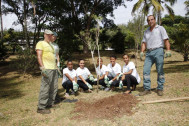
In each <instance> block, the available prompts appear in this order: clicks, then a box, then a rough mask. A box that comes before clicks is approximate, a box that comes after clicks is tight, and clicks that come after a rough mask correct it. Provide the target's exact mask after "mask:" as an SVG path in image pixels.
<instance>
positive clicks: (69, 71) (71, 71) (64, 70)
mask: <svg viewBox="0 0 189 126" xmlns="http://www.w3.org/2000/svg"><path fill="white" fill-rule="evenodd" d="M65 74H68V75H69V76H70V77H71V78H72V79H74V78H75V77H76V71H75V70H74V69H72V70H69V69H68V68H64V69H63V79H62V83H64V82H66V81H67V80H69V79H68V78H67V77H66V75H65Z"/></svg>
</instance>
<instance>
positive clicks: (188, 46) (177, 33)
mask: <svg viewBox="0 0 189 126" xmlns="http://www.w3.org/2000/svg"><path fill="white" fill-rule="evenodd" d="M173 26H174V27H172V29H171V30H169V35H170V37H171V38H172V40H173V42H174V43H173V44H174V46H175V48H177V49H178V50H179V51H180V52H181V53H182V54H183V57H184V61H188V54H189V31H188V29H189V25H188V24H183V23H182V22H181V23H179V24H174V25H173Z"/></svg>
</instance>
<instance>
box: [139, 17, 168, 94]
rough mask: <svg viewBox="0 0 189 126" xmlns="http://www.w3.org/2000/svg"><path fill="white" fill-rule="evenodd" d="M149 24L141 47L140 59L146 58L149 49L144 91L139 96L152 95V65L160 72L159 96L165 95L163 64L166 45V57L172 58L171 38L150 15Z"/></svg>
mask: <svg viewBox="0 0 189 126" xmlns="http://www.w3.org/2000/svg"><path fill="white" fill-rule="evenodd" d="M147 22H148V25H149V26H150V27H148V29H147V30H146V31H145V32H144V37H143V40H142V45H141V53H140V58H141V59H142V57H143V56H144V51H145V49H146V48H147V52H146V58H145V62H144V68H143V84H144V85H143V86H144V91H143V92H140V93H139V96H143V95H146V94H150V93H151V91H150V89H151V80H150V71H151V67H152V65H153V64H154V63H155V65H156V69H157V72H158V78H157V83H158V86H157V94H158V95H159V96H162V95H163V84H164V83H165V78H164V72H163V64H164V50H163V48H164V45H165V46H166V52H165V57H170V56H171V52H170V43H169V37H168V35H167V33H166V31H165V29H164V27H163V26H159V25H157V24H156V20H155V17H154V16H153V15H150V16H148V17H147Z"/></svg>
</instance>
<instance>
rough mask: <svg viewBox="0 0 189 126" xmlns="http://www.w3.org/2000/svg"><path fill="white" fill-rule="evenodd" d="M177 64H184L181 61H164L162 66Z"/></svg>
mask: <svg viewBox="0 0 189 126" xmlns="http://www.w3.org/2000/svg"><path fill="white" fill-rule="evenodd" d="M177 63H184V62H183V61H166V62H165V63H164V64H177Z"/></svg>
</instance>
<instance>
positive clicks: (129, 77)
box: [123, 74, 138, 90]
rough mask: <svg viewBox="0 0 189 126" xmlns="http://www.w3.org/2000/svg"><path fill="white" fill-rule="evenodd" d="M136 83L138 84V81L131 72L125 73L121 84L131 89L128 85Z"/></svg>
mask: <svg viewBox="0 0 189 126" xmlns="http://www.w3.org/2000/svg"><path fill="white" fill-rule="evenodd" d="M137 84H138V82H137V80H136V78H135V77H134V76H133V75H131V74H129V75H125V79H124V80H123V85H124V86H127V90H131V89H130V87H131V86H134V85H137Z"/></svg>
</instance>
